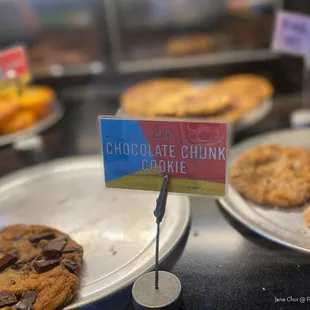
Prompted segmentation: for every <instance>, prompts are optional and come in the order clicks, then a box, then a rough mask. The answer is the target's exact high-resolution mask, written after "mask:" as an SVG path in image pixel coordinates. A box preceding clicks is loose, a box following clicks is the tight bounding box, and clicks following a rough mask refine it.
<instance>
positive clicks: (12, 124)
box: [0, 111, 36, 134]
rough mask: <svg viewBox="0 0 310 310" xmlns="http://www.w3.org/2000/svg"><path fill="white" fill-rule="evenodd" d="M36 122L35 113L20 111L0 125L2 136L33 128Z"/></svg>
mask: <svg viewBox="0 0 310 310" xmlns="http://www.w3.org/2000/svg"><path fill="white" fill-rule="evenodd" d="M35 122H36V116H35V113H33V112H31V111H20V112H17V113H16V114H14V115H13V116H12V117H10V118H9V119H7V120H6V121H3V122H1V123H0V132H1V133H2V134H11V133H14V132H17V131H19V130H23V129H26V128H29V127H31V126H33V125H34V124H35Z"/></svg>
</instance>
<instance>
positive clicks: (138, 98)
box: [121, 78, 193, 116]
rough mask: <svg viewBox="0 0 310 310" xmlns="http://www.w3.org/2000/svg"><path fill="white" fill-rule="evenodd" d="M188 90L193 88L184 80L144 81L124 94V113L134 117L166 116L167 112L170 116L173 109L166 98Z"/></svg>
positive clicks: (122, 102)
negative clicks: (168, 105)
mask: <svg viewBox="0 0 310 310" xmlns="http://www.w3.org/2000/svg"><path fill="white" fill-rule="evenodd" d="M187 90H193V87H192V85H191V83H190V82H188V81H186V80H183V79H177V78H162V79H154V80H149V81H144V82H140V83H137V84H136V85H134V86H132V87H130V88H129V89H127V90H126V91H125V92H124V93H123V95H122V96H121V105H122V107H123V108H124V111H125V112H126V113H128V114H129V115H132V116H154V115H165V111H168V115H169V111H173V109H172V108H169V107H167V106H166V104H169V103H167V102H165V98H167V96H169V95H173V96H174V95H175V94H178V93H179V92H181V91H187ZM163 109H164V110H163ZM158 112H159V114H157V113H158ZM172 114H173V113H172Z"/></svg>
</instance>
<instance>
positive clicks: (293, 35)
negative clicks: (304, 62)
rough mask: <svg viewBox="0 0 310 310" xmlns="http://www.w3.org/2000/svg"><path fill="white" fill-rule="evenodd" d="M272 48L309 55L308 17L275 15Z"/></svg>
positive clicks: (309, 22)
mask: <svg viewBox="0 0 310 310" xmlns="http://www.w3.org/2000/svg"><path fill="white" fill-rule="evenodd" d="M272 48H273V49H274V50H276V51H281V52H284V53H288V54H292V55H296V56H305V55H308V54H309V53H310V16H307V15H302V14H297V13H289V12H284V11H280V12H279V13H277V18H276V24H275V29H274V34H273V42H272Z"/></svg>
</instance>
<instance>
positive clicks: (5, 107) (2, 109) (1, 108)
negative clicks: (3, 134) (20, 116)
mask: <svg viewBox="0 0 310 310" xmlns="http://www.w3.org/2000/svg"><path fill="white" fill-rule="evenodd" d="M19 108H20V106H19V104H18V103H17V102H16V101H15V100H2V99H0V125H1V124H2V123H3V122H5V121H6V120H7V119H9V118H10V117H12V116H13V115H14V114H15V113H16V112H17V111H18V110H19Z"/></svg>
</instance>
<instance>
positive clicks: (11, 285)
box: [0, 225, 83, 310]
mask: <svg viewBox="0 0 310 310" xmlns="http://www.w3.org/2000/svg"><path fill="white" fill-rule="evenodd" d="M17 236H18V238H17ZM38 245H44V246H38ZM82 257H83V248H82V247H81V246H80V245H79V244H77V243H76V242H75V241H73V240H72V239H71V238H70V237H69V236H68V235H66V234H64V233H62V232H60V231H58V230H56V229H53V228H49V227H45V226H39V225H12V226H8V227H6V228H4V229H3V230H2V231H0V310H2V309H5V310H7V309H34V310H42V309H48V310H54V309H58V308H59V307H61V306H63V305H65V304H66V303H67V302H69V301H70V300H71V299H72V298H73V296H74V295H75V294H76V293H77V291H78V287H79V282H80V279H79V277H80V275H81V267H82ZM1 303H2V304H1Z"/></svg>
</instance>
